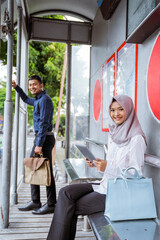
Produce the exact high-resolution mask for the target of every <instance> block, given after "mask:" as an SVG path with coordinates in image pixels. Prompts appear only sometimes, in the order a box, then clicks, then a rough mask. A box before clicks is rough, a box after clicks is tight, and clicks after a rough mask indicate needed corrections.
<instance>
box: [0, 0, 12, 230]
mask: <svg viewBox="0 0 160 240" xmlns="http://www.w3.org/2000/svg"><path fill="white" fill-rule="evenodd" d="M13 3H14V1H13V0H8V12H9V19H10V21H11V25H10V29H11V31H10V33H9V34H8V45H7V86H6V100H5V104H4V135H3V163H2V191H1V196H2V199H1V209H0V210H1V213H0V224H1V227H2V228H7V227H8V225H9V200H10V169H11V147H12V109H13V103H12V67H13V13H14V5H13Z"/></svg>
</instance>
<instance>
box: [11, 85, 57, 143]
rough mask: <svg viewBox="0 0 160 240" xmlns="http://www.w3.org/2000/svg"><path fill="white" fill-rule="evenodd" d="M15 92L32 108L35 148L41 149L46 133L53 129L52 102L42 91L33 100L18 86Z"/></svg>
mask: <svg viewBox="0 0 160 240" xmlns="http://www.w3.org/2000/svg"><path fill="white" fill-rule="evenodd" d="M15 90H16V91H17V92H18V93H19V96H20V97H21V99H22V100H23V101H24V102H25V103H27V104H29V105H32V106H34V110H33V124H34V130H35V133H37V140H36V146H40V147H42V146H43V144H44V141H45V139H46V134H47V132H51V131H52V128H53V125H52V120H53V112H54V105H53V102H52V100H51V98H50V96H49V95H48V94H47V93H46V91H42V92H40V93H39V94H38V95H37V96H36V97H35V98H31V97H28V96H27V95H26V94H25V92H24V91H23V90H22V89H21V88H20V87H19V86H17V87H16V88H15Z"/></svg>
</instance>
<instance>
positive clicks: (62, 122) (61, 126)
mask: <svg viewBox="0 0 160 240" xmlns="http://www.w3.org/2000/svg"><path fill="white" fill-rule="evenodd" d="M65 119H66V116H65V115H64V114H61V115H60V123H59V131H58V132H59V135H61V136H63V137H64V136H65Z"/></svg>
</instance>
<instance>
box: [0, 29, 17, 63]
mask: <svg viewBox="0 0 160 240" xmlns="http://www.w3.org/2000/svg"><path fill="white" fill-rule="evenodd" d="M16 52H17V33H16V31H15V33H14V45H13V66H14V67H15V66H16ZM0 60H1V61H2V63H3V64H4V65H7V42H3V41H2V39H0Z"/></svg>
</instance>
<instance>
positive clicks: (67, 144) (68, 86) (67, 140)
mask: <svg viewBox="0 0 160 240" xmlns="http://www.w3.org/2000/svg"><path fill="white" fill-rule="evenodd" d="M67 54H68V56H67V81H66V121H65V125H66V128H65V136H66V137H65V158H69V149H70V105H71V44H70V43H68V44H67ZM64 177H65V181H66V182H67V174H66V173H65V176H64Z"/></svg>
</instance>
